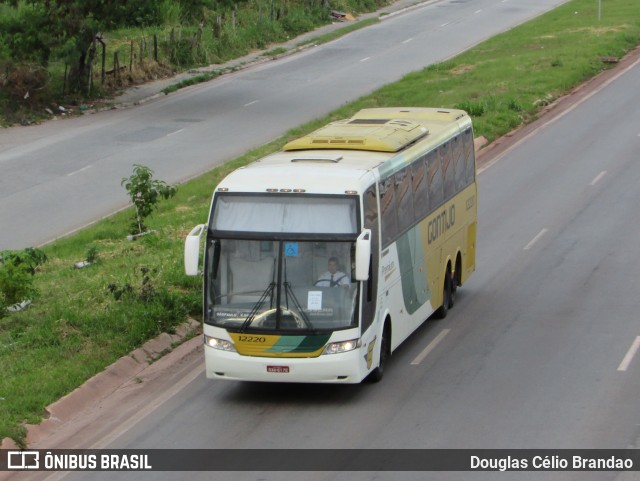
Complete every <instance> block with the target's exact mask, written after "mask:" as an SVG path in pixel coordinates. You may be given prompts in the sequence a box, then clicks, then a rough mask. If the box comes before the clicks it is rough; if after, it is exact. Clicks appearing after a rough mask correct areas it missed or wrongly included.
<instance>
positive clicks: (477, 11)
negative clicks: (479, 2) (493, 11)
mask: <svg viewBox="0 0 640 481" xmlns="http://www.w3.org/2000/svg"><path fill="white" fill-rule="evenodd" d="M480 12H482V10H476V11H475V12H473V13H480Z"/></svg>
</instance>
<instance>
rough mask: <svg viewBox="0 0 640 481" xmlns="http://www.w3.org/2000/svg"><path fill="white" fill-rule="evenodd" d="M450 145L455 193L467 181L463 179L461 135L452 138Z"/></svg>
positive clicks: (465, 184) (463, 165)
mask: <svg viewBox="0 0 640 481" xmlns="http://www.w3.org/2000/svg"><path fill="white" fill-rule="evenodd" d="M452 143H453V147H452V153H453V171H454V172H455V179H456V187H455V190H456V193H457V192H460V191H461V190H462V189H464V188H465V187H466V186H467V180H466V178H465V164H464V150H463V148H462V135H457V136H456V137H454V139H453V141H452Z"/></svg>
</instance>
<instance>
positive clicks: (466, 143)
mask: <svg viewBox="0 0 640 481" xmlns="http://www.w3.org/2000/svg"><path fill="white" fill-rule="evenodd" d="M462 136H463V137H462V144H463V150H464V176H465V180H466V184H467V185H469V184H471V183H472V182H473V181H474V179H475V174H476V166H475V158H474V146H473V134H472V133H471V129H467V130H465V131H464V133H463V134H462Z"/></svg>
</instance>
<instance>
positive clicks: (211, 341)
mask: <svg viewBox="0 0 640 481" xmlns="http://www.w3.org/2000/svg"><path fill="white" fill-rule="evenodd" d="M204 343H205V344H206V345H207V346H209V347H212V348H214V349H219V350H221V351H229V352H237V351H236V348H235V346H234V345H233V343H232V342H231V341H225V340H224V339H218V338H216V337H209V336H204Z"/></svg>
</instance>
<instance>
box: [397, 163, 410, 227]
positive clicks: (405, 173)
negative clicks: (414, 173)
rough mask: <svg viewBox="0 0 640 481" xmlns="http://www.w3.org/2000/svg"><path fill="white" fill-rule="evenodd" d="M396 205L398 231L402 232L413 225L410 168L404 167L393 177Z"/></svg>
mask: <svg viewBox="0 0 640 481" xmlns="http://www.w3.org/2000/svg"><path fill="white" fill-rule="evenodd" d="M393 177H394V180H395V182H394V183H395V187H396V198H397V199H398V200H397V204H398V231H399V232H403V231H404V230H406V229H408V228H409V227H411V226H412V225H413V190H412V188H411V167H406V168H404V169H402V170H401V171H400V172H398V173H396V174H395V175H394V176H393Z"/></svg>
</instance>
